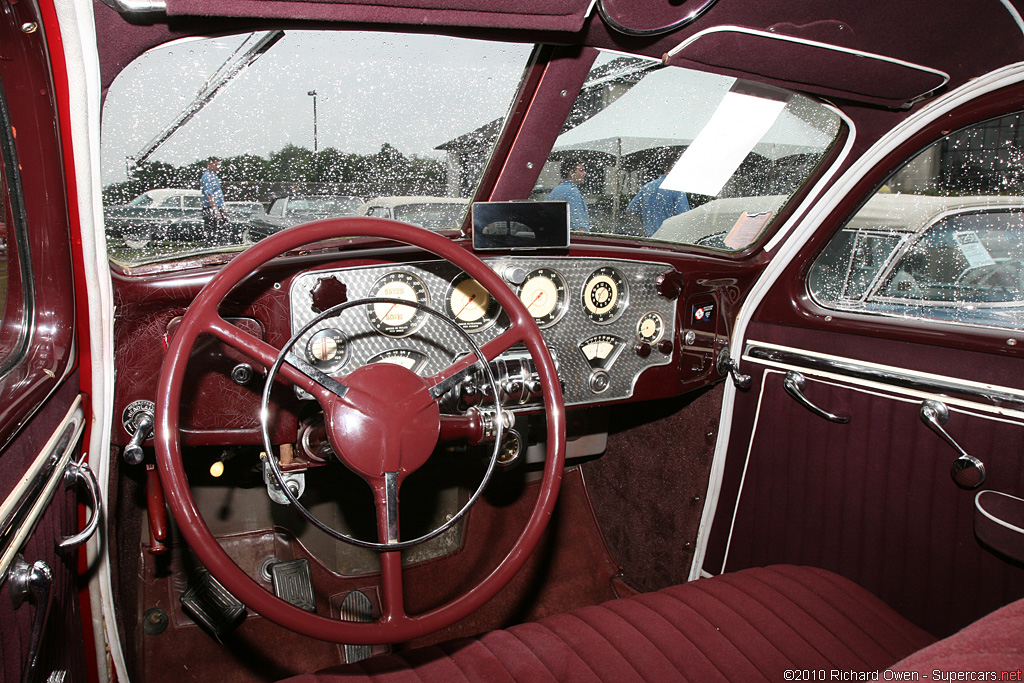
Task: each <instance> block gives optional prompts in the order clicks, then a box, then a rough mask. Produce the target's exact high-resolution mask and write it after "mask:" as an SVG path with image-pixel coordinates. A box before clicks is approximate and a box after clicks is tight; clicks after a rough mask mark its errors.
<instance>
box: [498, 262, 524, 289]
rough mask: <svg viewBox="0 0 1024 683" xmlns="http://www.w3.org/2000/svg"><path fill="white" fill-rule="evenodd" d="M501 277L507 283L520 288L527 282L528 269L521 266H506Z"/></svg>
mask: <svg viewBox="0 0 1024 683" xmlns="http://www.w3.org/2000/svg"><path fill="white" fill-rule="evenodd" d="M501 276H502V277H503V278H505V282H507V283H509V284H510V285H515V286H516V287H518V286H519V285H521V284H523V283H524V282H526V269H525V268H522V267H520V266H505V270H503V271H502V273H501Z"/></svg>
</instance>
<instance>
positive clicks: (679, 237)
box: [533, 53, 841, 251]
mask: <svg viewBox="0 0 1024 683" xmlns="http://www.w3.org/2000/svg"><path fill="white" fill-rule="evenodd" d="M840 130H841V119H840V117H839V116H838V115H837V114H836V113H835V112H834V111H832V110H831V109H829V108H828V107H825V106H824V105H821V104H819V103H817V102H815V101H813V100H811V99H809V98H807V97H804V96H802V95H798V94H795V93H791V92H787V91H783V90H780V89H777V88H767V87H764V86H758V85H756V84H752V83H746V82H743V81H739V80H737V79H735V78H729V77H726V76H717V75H714V74H707V73H703V72H699V71H693V70H690V69H683V68H679V67H672V66H667V67H666V66H662V64H661V62H657V61H654V60H649V59H642V58H637V57H623V56H621V55H619V54H615V53H602V54H601V56H600V57H599V58H598V59H597V61H596V62H595V63H594V66H593V68H592V69H591V72H590V75H589V77H588V79H587V81H586V84H585V85H584V87H583V89H582V90H581V92H580V94H579V96H578V97H577V98H576V102H575V105H574V107H573V110H572V113H571V114H570V116H569V120H568V121H567V123H566V125H565V127H564V128H563V131H562V134H561V136H559V138H558V140H557V141H556V142H555V145H554V148H553V150H552V152H551V155H550V157H549V158H548V161H547V164H546V165H545V167H544V170H543V172H542V173H541V176H540V180H539V182H538V183H537V186H536V187H535V188H534V192H533V198H534V199H558V200H565V201H567V202H569V208H570V220H571V229H572V231H574V232H590V233H602V234H609V235H628V236H632V237H637V238H641V239H650V240H662V241H666V242H674V243H677V244H690V245H698V246H706V247H710V248H713V249H720V250H727V251H739V250H742V249H745V248H746V247H747V246H749V245H751V244H752V243H754V242H755V241H756V240H757V239H758V237H759V236H760V235H761V234H763V233H764V232H765V230H766V229H767V227H768V226H769V225H771V222H772V220H773V219H774V218H775V217H776V216H777V215H778V213H779V211H780V210H781V209H782V208H783V207H784V206H785V204H786V202H788V201H789V199H790V197H791V196H792V195H793V194H794V193H795V192H796V190H797V189H798V188H799V187H800V186H801V185H803V183H804V182H805V181H806V180H807V178H808V177H809V176H810V174H811V172H812V171H813V170H814V168H815V166H816V165H817V164H818V162H819V161H821V159H822V157H823V156H824V154H825V152H827V151H828V149H829V148H830V147H831V146H832V144H833V143H834V142H835V140H836V138H837V136H838V134H839V132H840Z"/></svg>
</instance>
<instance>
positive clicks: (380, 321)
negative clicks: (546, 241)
mask: <svg viewBox="0 0 1024 683" xmlns="http://www.w3.org/2000/svg"><path fill="white" fill-rule="evenodd" d="M484 262H485V263H487V265H488V266H490V267H491V268H492V269H493V270H494V271H495V272H496V273H498V274H499V275H501V277H502V278H503V279H504V280H505V282H506V283H507V284H508V286H509V287H511V288H512V289H513V291H515V292H516V294H517V296H518V297H519V299H520V301H522V302H523V305H524V306H526V309H527V310H528V311H529V312H530V313H531V315H532V316H533V319H534V320H535V321H536V323H537V326H538V327H539V328H541V330H542V332H543V335H544V338H545V341H546V342H547V344H548V347H549V348H550V349H551V352H552V355H553V356H554V358H555V363H556V367H557V368H558V374H559V377H560V379H561V381H562V384H563V394H564V396H565V402H566V404H567V405H580V404H586V403H592V402H601V401H607V400H613V399H621V398H628V397H629V396H631V395H632V392H633V386H634V385H635V383H636V380H637V378H638V377H639V375H640V374H641V373H642V372H643V371H644V370H646V369H647V368H650V367H653V366H658V365H665V364H668V363H669V362H671V357H672V352H673V344H672V332H673V330H674V329H675V315H676V302H675V300H674V299H673V298H671V297H668V296H663V295H661V294H659V291H658V290H659V288H658V282H659V276H663V275H664V274H665V273H667V272H668V271H670V270H671V266H668V265H666V264H661V263H638V262H635V261H617V260H611V259H590V258H536V257H519V256H509V257H495V258H485V259H484ZM324 291H329V292H334V295H333V297H326V298H325V297H324V296H323V295H322V294H321V292H324ZM289 297H290V306H291V329H292V334H293V335H299V337H298V339H296V341H295V344H294V346H293V352H295V353H300V355H304V356H305V360H306V361H307V362H309V363H311V364H313V365H314V366H315V367H316V368H318V369H320V370H322V371H324V372H326V373H329V374H332V375H335V376H338V377H341V376H344V375H345V374H348V373H349V372H351V371H353V370H354V369H356V368H358V367H360V366H362V365H365V364H368V363H377V362H387V363H398V364H400V365H403V366H405V367H406V368H408V369H410V370H412V371H413V372H417V373H419V374H421V375H432V374H435V373H438V372H440V371H441V370H443V369H444V368H446V367H447V366H448V365H449V364H451V363H452V362H453V361H454V360H456V359H458V358H461V357H462V356H464V355H466V354H467V353H470V352H471V351H472V350H473V348H472V347H473V346H474V345H475V346H481V345H483V344H484V343H486V342H487V341H489V340H491V339H493V338H494V337H496V336H497V335H498V334H500V333H501V332H503V331H504V330H506V329H507V328H508V327H509V320H508V317H507V316H506V315H505V313H504V311H503V310H502V309H501V306H500V305H499V304H498V302H497V300H496V299H495V298H494V297H493V296H491V294H490V292H488V291H487V290H486V289H485V288H484V287H483V286H482V285H480V283H479V282H477V281H476V280H475V279H473V278H472V277H470V276H469V275H468V274H467V273H464V272H462V271H461V270H459V269H458V268H457V267H455V266H453V265H452V264H450V263H448V262H446V261H423V262H417V263H403V264H390V265H382V266H357V267H350V268H340V269H332V270H316V271H309V272H306V273H303V274H301V275H299V276H298V277H296V278H295V280H294V281H293V282H292V285H291V290H290V293H289ZM360 300H367V302H366V303H365V304H359V305H352V304H351V302H355V301H360ZM346 302H349V303H350V305H348V306H345V305H340V304H345V303H346ZM404 302H409V303H408V304H406V303H404ZM332 307H333V308H332ZM325 311H330V312H329V313H327V314H323V313H324V312H325ZM318 317H319V318H320V319H318ZM314 321H315V322H314ZM492 369H493V370H495V374H496V376H497V378H498V385H499V390H500V391H501V394H502V395H501V400H502V403H503V404H504V405H505V406H506V407H511V408H515V407H528V406H529V405H531V404H535V403H536V402H537V401H538V400H539V395H540V387H539V383H538V382H537V378H536V375H535V373H534V372H533V369H532V362H531V361H530V360H529V358H528V354H526V353H525V350H524V349H520V348H515V347H514V348H512V349H510V350H509V351H507V352H506V353H505V354H502V356H501V357H499V358H498V359H495V360H494V361H492ZM478 380H480V378H474V377H472V376H471V377H469V378H467V380H466V381H465V382H463V384H462V386H461V387H459V388H458V390H457V391H456V392H454V394H455V397H454V398H453V399H452V401H451V403H453V404H454V405H453V407H454V408H456V409H459V408H462V409H464V408H466V407H468V406H470V405H472V404H473V403H474V401H479V399H480V396H481V395H484V396H485V395H486V393H487V392H489V391H490V387H489V386H486V387H484V386H481V383H482V381H478Z"/></svg>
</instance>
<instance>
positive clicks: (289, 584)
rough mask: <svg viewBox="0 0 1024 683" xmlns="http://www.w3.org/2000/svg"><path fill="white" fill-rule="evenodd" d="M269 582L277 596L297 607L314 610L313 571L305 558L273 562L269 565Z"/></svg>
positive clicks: (309, 610)
mask: <svg viewBox="0 0 1024 683" xmlns="http://www.w3.org/2000/svg"><path fill="white" fill-rule="evenodd" d="M270 582H271V584H273V586H274V595H276V596H277V597H279V598H281V599H282V600H287V601H288V602H290V603H292V604H293V605H295V606H296V607H298V608H299V609H304V610H306V611H307V612H316V596H315V595H314V594H313V572H312V570H311V569H310V566H309V560H307V559H306V558H304V557H300V558H299V559H297V560H289V561H287V562H275V563H274V564H272V565H271V566H270Z"/></svg>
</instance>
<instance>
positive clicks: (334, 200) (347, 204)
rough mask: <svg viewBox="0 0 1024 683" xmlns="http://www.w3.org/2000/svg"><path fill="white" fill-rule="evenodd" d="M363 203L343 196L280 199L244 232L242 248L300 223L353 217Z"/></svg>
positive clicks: (360, 198) (358, 198) (351, 197)
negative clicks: (338, 217) (335, 217)
mask: <svg viewBox="0 0 1024 683" xmlns="http://www.w3.org/2000/svg"><path fill="white" fill-rule="evenodd" d="M362 203H363V198H362V197H354V196H346V195H338V196H294V197H279V198H277V199H275V200H274V203H273V204H271V205H270V210H269V211H267V212H266V214H265V215H262V216H257V217H255V220H253V222H252V223H251V224H250V225H249V226H247V227H245V228H243V230H242V233H241V239H242V241H243V242H244V243H245V244H252V243H254V242H259V241H260V240H261V239H264V238H266V237H268V236H269V235H273V234H274V233H275V232H280V231H282V230H284V229H285V228H290V227H292V226H293V225H299V224H300V223H309V222H310V221H318V220H320V219H321V218H331V217H333V216H354V215H355V213H356V210H357V209H358V208H359V207H360V206H361V205H362Z"/></svg>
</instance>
